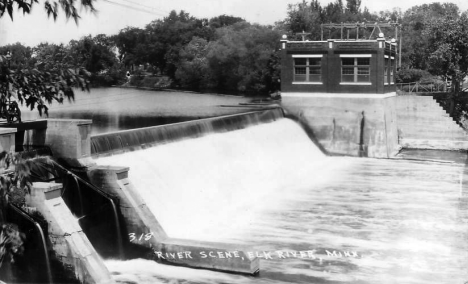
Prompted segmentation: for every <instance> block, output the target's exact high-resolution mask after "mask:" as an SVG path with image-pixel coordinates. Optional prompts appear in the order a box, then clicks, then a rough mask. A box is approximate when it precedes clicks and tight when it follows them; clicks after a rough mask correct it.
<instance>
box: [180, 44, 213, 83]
mask: <svg viewBox="0 0 468 284" xmlns="http://www.w3.org/2000/svg"><path fill="white" fill-rule="evenodd" d="M207 48H208V41H207V40H205V39H203V38H199V37H193V39H192V40H191V41H190V42H189V43H188V44H187V45H186V46H185V47H184V48H183V49H182V50H181V51H180V63H179V65H178V68H177V71H176V73H175V76H176V79H177V80H178V81H179V82H180V83H181V86H182V87H184V88H189V89H193V90H200V89H202V88H204V87H205V86H206V85H207V83H208V78H207V75H208V74H209V70H208V60H207V58H206V55H207Z"/></svg>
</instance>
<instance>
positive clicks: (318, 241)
mask: <svg viewBox="0 0 468 284" xmlns="http://www.w3.org/2000/svg"><path fill="white" fill-rule="evenodd" d="M97 163H98V164H103V165H121V166H129V167H130V173H129V175H130V180H131V181H132V183H133V184H134V185H135V187H136V188H137V190H138V191H139V193H140V194H141V195H142V196H143V198H144V199H145V200H146V201H147V204H148V206H149V207H150V209H151V210H152V212H153V213H154V214H155V216H156V217H157V218H158V220H159V222H160V223H161V224H162V226H163V228H164V229H165V230H166V232H167V233H168V235H169V236H171V237H178V238H189V239H201V240H211V241H222V242H232V243H237V244H239V245H242V246H245V245H247V246H248V247H250V248H251V251H252V252H258V253H259V255H263V256H265V254H264V253H263V252H271V254H270V255H271V256H272V257H271V258H272V259H269V258H268V259H265V258H263V259H261V261H260V269H261V272H260V275H258V276H256V277H250V276H241V275H232V274H226V273H219V272H212V271H206V270H194V269H189V268H181V267H171V266H165V265H160V264H157V263H155V262H152V261H146V260H141V259H140V260H129V261H116V260H107V261H106V264H107V266H108V268H109V270H110V271H111V272H112V273H113V275H114V278H115V280H116V281H117V282H118V283H465V282H466V281H468V269H466V267H468V200H467V199H466V197H463V196H465V192H464V191H465V190H464V188H465V187H466V186H464V185H463V182H462V181H463V174H464V165H463V164H460V163H445V162H424V161H410V160H378V159H364V158H347V157H325V156H324V155H323V154H322V153H321V152H320V151H318V149H317V148H316V147H315V145H314V144H313V143H312V142H311V141H310V140H309V139H308V137H307V136H306V135H305V133H304V132H303V131H302V129H301V128H300V127H298V126H297V125H296V124H295V123H294V122H292V121H290V120H288V119H281V120H279V121H276V122H272V123H268V124H262V125H258V126H252V127H249V128H246V129H242V130H238V131H232V132H228V133H222V134H212V135H209V136H205V137H201V138H197V139H190V140H183V141H179V142H175V143H171V144H166V145H161V146H158V147H153V148H148V149H145V150H139V151H134V152H129V153H124V154H120V155H116V156H110V157H106V158H100V159H98V160H97ZM298 251H312V252H313V253H312V255H309V254H300V253H297V252H298ZM279 253H281V255H282V256H283V257H284V256H286V257H285V258H280V254H279ZM266 255H267V256H268V254H266Z"/></svg>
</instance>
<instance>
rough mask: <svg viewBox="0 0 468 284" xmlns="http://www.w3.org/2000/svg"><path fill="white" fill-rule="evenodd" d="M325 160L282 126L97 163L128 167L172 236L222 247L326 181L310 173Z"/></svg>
mask: <svg viewBox="0 0 468 284" xmlns="http://www.w3.org/2000/svg"><path fill="white" fill-rule="evenodd" d="M325 159H326V157H325V156H324V154H323V153H322V152H320V150H318V149H317V147H315V145H314V144H313V143H311V141H310V140H309V139H308V137H307V135H306V134H305V133H304V131H303V130H302V129H301V128H300V126H299V125H297V124H296V123H295V122H293V121H291V120H289V119H281V120H278V121H275V122H271V123H266V124H261V125H257V126H252V127H248V128H245V129H242V130H237V131H231V132H226V133H222V134H219V133H212V134H211V135H208V136H205V137H201V138H198V139H189V140H183V141H179V142H175V143H169V144H164V145H161V146H158V147H151V148H147V149H144V150H140V151H134V152H127V153H123V154H120V155H115V156H110V157H105V158H99V159H97V160H96V161H97V163H98V164H102V165H119V166H128V167H130V169H131V170H130V172H129V178H130V180H131V181H132V183H133V184H134V185H135V188H137V190H139V192H140V194H141V195H142V196H143V199H145V201H146V202H147V205H148V206H149V208H150V210H151V211H152V212H153V213H154V214H155V216H156V217H157V219H158V221H159V222H160V223H161V225H162V227H163V228H164V229H165V230H166V232H167V233H168V235H169V236H171V237H177V238H196V239H202V240H212V241H220V240H222V238H221V236H229V235H230V232H231V231H233V230H239V229H240V228H244V227H245V225H247V224H249V220H250V219H251V218H254V217H253V216H254V215H255V212H256V211H257V210H258V209H259V207H264V206H268V207H270V206H275V205H274V202H276V201H278V200H280V199H281V198H283V197H284V196H285V195H287V194H288V193H287V192H286V191H285V189H286V188H291V187H295V186H297V184H298V180H303V179H304V177H306V178H307V179H313V180H317V179H319V178H323V175H324V174H325V173H322V174H317V175H313V174H311V172H313V171H318V170H319V169H318V167H321V166H322V163H321V161H323V160H325ZM320 176H322V177H320ZM299 183H300V182H299ZM207 201H208V202H207Z"/></svg>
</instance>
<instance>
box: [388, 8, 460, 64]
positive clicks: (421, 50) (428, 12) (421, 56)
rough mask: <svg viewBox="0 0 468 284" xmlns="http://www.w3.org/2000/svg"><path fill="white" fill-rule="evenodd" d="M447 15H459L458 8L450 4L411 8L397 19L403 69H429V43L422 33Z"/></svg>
mask: <svg viewBox="0 0 468 284" xmlns="http://www.w3.org/2000/svg"><path fill="white" fill-rule="evenodd" d="M448 14H452V15H459V9H458V6H456V5H455V4H451V3H444V4H440V3H431V4H424V5H420V6H413V7H411V8H410V9H408V10H407V11H405V12H404V13H403V14H402V15H401V16H399V17H398V21H399V22H400V23H401V34H402V42H403V43H402V52H401V56H402V61H403V67H406V68H412V69H423V70H427V69H428V68H429V66H428V64H429V63H428V58H429V54H428V47H429V42H428V38H427V37H426V36H424V34H423V31H424V30H425V28H426V26H427V25H428V24H429V23H433V22H434V21H437V19H439V18H441V17H445V15H448ZM389 16H392V15H389ZM394 16H397V15H394Z"/></svg>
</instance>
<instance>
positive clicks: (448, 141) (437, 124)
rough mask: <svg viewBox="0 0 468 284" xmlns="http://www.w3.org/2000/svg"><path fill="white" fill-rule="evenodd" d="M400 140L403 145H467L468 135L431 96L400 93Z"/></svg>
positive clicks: (420, 146)
mask: <svg viewBox="0 0 468 284" xmlns="http://www.w3.org/2000/svg"><path fill="white" fill-rule="evenodd" d="M396 103H397V104H396V106H397V112H398V115H397V120H398V131H399V143H400V144H401V146H402V147H404V148H418V149H442V150H461V149H468V136H467V134H466V131H465V130H463V129H462V128H461V127H460V126H459V125H458V124H457V123H456V122H455V121H454V120H453V119H452V118H451V117H450V116H449V115H448V114H447V113H446V111H445V110H444V109H443V108H442V107H441V106H440V105H439V104H438V103H437V102H436V101H435V100H434V99H433V98H432V97H431V96H398V97H397V99H396Z"/></svg>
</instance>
